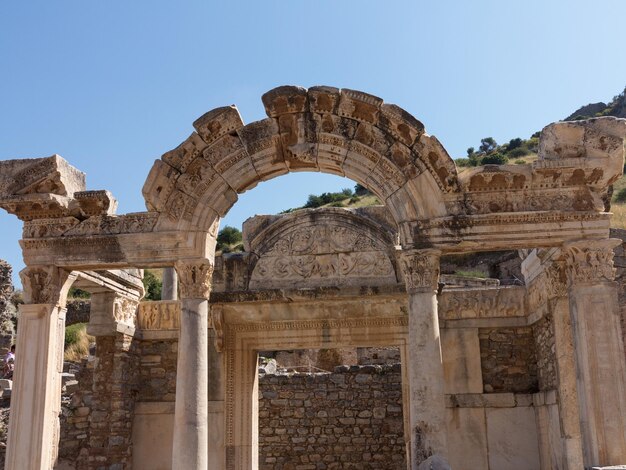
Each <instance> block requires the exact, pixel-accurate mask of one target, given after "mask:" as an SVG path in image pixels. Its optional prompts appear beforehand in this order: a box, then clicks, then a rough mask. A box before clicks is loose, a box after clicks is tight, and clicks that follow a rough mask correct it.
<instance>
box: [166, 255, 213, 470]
mask: <svg viewBox="0 0 626 470" xmlns="http://www.w3.org/2000/svg"><path fill="white" fill-rule="evenodd" d="M176 271H177V272H178V277H179V280H180V292H181V303H182V310H181V317H180V333H179V338H178V363H177V372H176V406H175V410H174V447H173V451H172V470H207V468H208V467H207V466H208V455H207V447H208V437H209V436H208V425H207V419H208V415H207V407H208V369H207V362H208V338H207V330H208V313H209V302H208V298H209V294H210V292H211V279H212V275H213V264H212V263H210V262H209V261H208V260H201V261H184V262H178V263H177V264H176Z"/></svg>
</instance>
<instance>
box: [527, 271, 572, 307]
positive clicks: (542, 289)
mask: <svg viewBox="0 0 626 470" xmlns="http://www.w3.org/2000/svg"><path fill="white" fill-rule="evenodd" d="M567 288H568V279H567V272H566V263H565V261H564V260H553V261H551V262H550V263H549V264H545V265H543V266H542V270H541V272H539V274H537V275H536V276H535V277H534V279H533V280H532V281H530V283H529V284H528V286H527V290H528V300H529V307H530V310H531V311H534V310H535V309H537V308H538V307H539V306H541V305H544V304H545V303H546V302H547V301H548V300H552V299H555V298H559V297H565V296H567Z"/></svg>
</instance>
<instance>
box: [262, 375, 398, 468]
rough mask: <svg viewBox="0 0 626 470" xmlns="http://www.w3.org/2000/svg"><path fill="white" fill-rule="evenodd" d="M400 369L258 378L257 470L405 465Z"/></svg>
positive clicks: (395, 466)
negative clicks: (258, 469)
mask: <svg viewBox="0 0 626 470" xmlns="http://www.w3.org/2000/svg"><path fill="white" fill-rule="evenodd" d="M401 382H402V377H401V372H400V364H394V365H385V366H352V367H338V368H336V369H335V372H333V373H329V374H296V375H292V376H287V375H265V376H261V377H260V379H259V395H260V397H259V398H260V400H259V468H260V469H261V470H270V469H272V470H282V469H285V470H286V469H303V470H304V469H316V468H343V469H346V468H354V469H356V468H359V469H389V470H392V469H393V470H397V469H398V468H404V467H405V461H404V455H405V448H404V437H403V421H402V383H401Z"/></svg>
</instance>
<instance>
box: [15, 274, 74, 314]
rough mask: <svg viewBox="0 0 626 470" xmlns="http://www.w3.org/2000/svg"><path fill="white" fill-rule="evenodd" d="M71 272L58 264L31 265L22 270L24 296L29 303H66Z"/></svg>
mask: <svg viewBox="0 0 626 470" xmlns="http://www.w3.org/2000/svg"><path fill="white" fill-rule="evenodd" d="M70 274H71V273H70V272H69V271H66V270H64V269H61V268H57V267H56V266H29V267H26V268H24V269H23V270H22V271H20V278H21V280H22V285H23V286H24V297H25V300H26V303H29V304H54V305H61V304H65V300H66V299H65V295H66V294H67V292H64V287H65V284H66V282H67V280H68V278H69V277H70Z"/></svg>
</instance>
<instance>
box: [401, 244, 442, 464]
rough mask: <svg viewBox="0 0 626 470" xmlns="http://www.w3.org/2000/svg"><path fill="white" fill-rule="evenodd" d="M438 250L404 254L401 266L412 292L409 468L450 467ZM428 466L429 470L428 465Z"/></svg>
mask: <svg viewBox="0 0 626 470" xmlns="http://www.w3.org/2000/svg"><path fill="white" fill-rule="evenodd" d="M439 256H440V252H439V251H438V250H431V249H427V250H404V251H402V252H401V254H400V266H401V268H402V273H403V275H404V280H405V283H406V289H407V292H408V294H409V341H408V347H407V348H408V351H407V361H406V364H403V367H406V368H407V371H408V374H407V375H408V379H409V386H408V389H409V400H408V401H409V410H408V411H409V432H410V436H409V439H408V440H409V443H410V445H409V446H408V448H407V450H408V454H409V455H408V459H407V465H408V467H409V469H411V470H418V469H420V470H421V468H420V467H424V466H423V465H420V464H422V463H423V462H424V461H426V460H427V459H429V458H431V460H433V459H434V460H437V461H440V464H441V465H442V466H441V467H437V468H449V466H448V465H447V463H446V462H445V459H446V458H447V453H448V452H447V443H446V441H447V436H446V407H445V397H444V389H443V385H444V382H443V361H442V357H441V342H440V336H439V317H438V313H437V282H438V280H439ZM427 468H430V467H427Z"/></svg>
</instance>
